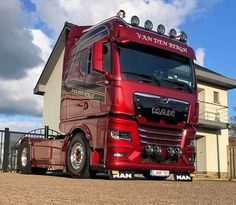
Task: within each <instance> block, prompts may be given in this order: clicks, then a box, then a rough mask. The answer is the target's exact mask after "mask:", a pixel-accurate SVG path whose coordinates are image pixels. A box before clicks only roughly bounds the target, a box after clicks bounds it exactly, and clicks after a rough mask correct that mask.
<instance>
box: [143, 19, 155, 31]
mask: <svg viewBox="0 0 236 205" xmlns="http://www.w3.org/2000/svg"><path fill="white" fill-rule="evenodd" d="M144 27H145V29H146V30H148V31H151V30H152V28H153V24H152V22H151V21H150V20H146V21H145V23H144Z"/></svg>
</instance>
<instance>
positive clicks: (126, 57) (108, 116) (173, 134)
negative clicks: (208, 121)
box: [33, 16, 198, 179]
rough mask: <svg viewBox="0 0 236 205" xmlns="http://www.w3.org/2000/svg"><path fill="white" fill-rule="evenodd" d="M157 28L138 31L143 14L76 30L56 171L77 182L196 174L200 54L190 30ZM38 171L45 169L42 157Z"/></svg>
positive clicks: (68, 54) (70, 43) (69, 43)
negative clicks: (103, 176) (105, 174)
mask: <svg viewBox="0 0 236 205" xmlns="http://www.w3.org/2000/svg"><path fill="white" fill-rule="evenodd" d="M151 27H152V22H150V21H146V22H145V27H144V28H143V27H141V26H139V19H138V17H137V16H134V17H132V19H131V23H127V22H125V21H124V20H123V18H121V17H120V16H115V17H112V18H110V19H107V20H105V21H103V22H101V23H99V24H97V25H95V26H92V27H80V26H76V25H74V26H72V27H71V29H70V32H69V34H68V37H67V40H66V45H65V56H64V66H63V74H62V89H61V115H60V116H61V121H60V130H61V132H63V133H67V135H66V137H65V138H64V139H63V140H62V139H60V140H58V142H59V141H60V143H56V144H57V150H59V155H60V159H61V162H60V163H58V164H57V165H61V166H62V167H65V168H66V169H67V171H68V172H69V173H70V174H71V175H72V176H74V177H86V176H89V175H92V174H94V173H96V172H99V171H109V172H110V173H111V175H112V173H113V175H116V174H117V173H119V172H129V171H130V172H134V173H142V174H143V175H144V176H145V177H146V178H159V179H164V178H166V177H168V176H169V175H170V174H172V173H182V174H189V173H192V172H194V160H195V148H194V139H195V134H196V125H197V123H198V104H197V84H196V77H195V70H194V67H193V60H194V59H195V54H194V52H193V49H192V48H191V47H189V46H188V45H187V43H186V38H187V37H186V34H185V33H184V32H182V33H181V34H180V35H177V33H176V31H175V30H174V29H171V30H170V32H169V34H168V35H165V34H164V33H165V28H164V26H163V25H159V26H158V29H157V31H153V30H152V28H151ZM163 30H164V32H163ZM44 140H48V139H44ZM53 140H56V139H53ZM37 143H39V142H37ZM37 143H36V144H35V145H37ZM41 143H42V142H41ZM44 143H45V142H44ZM54 144H55V143H54ZM49 147H50V145H49ZM38 162H39V161H38ZM41 164H42V163H41ZM33 166H36V167H37V166H38V167H40V166H41V165H40V163H39V164H37V159H35V163H34V165H33ZM47 166H48V167H50V166H52V164H50V162H49V163H48V164H47ZM124 176H125V175H124Z"/></svg>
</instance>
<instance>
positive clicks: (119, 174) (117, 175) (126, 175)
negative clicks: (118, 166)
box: [111, 170, 134, 179]
mask: <svg viewBox="0 0 236 205" xmlns="http://www.w3.org/2000/svg"><path fill="white" fill-rule="evenodd" d="M111 178H112V179H133V178H134V173H133V172H129V171H117V170H112V171H111Z"/></svg>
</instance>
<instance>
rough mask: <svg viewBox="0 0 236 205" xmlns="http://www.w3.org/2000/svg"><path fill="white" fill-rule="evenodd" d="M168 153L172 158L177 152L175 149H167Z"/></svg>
mask: <svg viewBox="0 0 236 205" xmlns="http://www.w3.org/2000/svg"><path fill="white" fill-rule="evenodd" d="M167 153H168V155H169V156H170V157H173V156H174V155H175V150H174V148H173V147H168V148H167Z"/></svg>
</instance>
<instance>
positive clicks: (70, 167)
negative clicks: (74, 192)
mask: <svg viewBox="0 0 236 205" xmlns="http://www.w3.org/2000/svg"><path fill="white" fill-rule="evenodd" d="M66 167H67V171H68V172H69V173H70V175H71V176H72V177H75V178H88V177H89V144H88V141H87V140H86V139H85V136H84V134H82V133H77V134H75V135H74V137H73V138H72V140H71V141H70V144H69V147H68V152H67V156H66Z"/></svg>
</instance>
